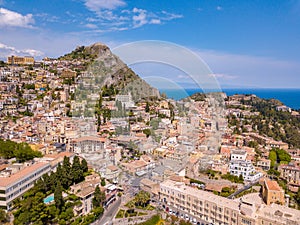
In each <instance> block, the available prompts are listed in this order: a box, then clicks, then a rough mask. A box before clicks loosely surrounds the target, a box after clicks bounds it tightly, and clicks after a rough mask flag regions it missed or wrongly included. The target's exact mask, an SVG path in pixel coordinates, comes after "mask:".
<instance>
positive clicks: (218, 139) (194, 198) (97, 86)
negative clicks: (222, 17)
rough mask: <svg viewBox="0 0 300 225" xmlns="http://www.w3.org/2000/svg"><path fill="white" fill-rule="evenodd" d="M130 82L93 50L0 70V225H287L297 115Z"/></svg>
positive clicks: (297, 205)
mask: <svg viewBox="0 0 300 225" xmlns="http://www.w3.org/2000/svg"><path fill="white" fill-rule="evenodd" d="M99 61H100V62H104V63H102V64H101V63H99ZM95 63H97V64H95ZM91 65H93V66H91ZM95 70H97V71H101V73H100V72H99V73H97V72H94V71H95ZM99 74H100V75H99ZM91 77H92V78H91ZM103 77H104V78H103ZM102 78H103V79H102ZM91 82H92V83H91ZM140 84H143V81H141V80H140V78H139V77H138V76H137V75H135V74H134V75H133V74H132V72H130V69H129V68H128V67H127V66H126V67H125V64H123V63H121V62H120V60H119V59H116V58H115V56H114V55H113V54H112V53H111V52H110V50H109V49H108V48H107V47H106V46H103V45H100V44H94V45H93V46H92V47H89V49H88V50H87V48H84V47H79V48H77V49H76V50H74V51H73V52H72V53H70V54H67V55H65V56H62V57H60V58H58V59H52V58H44V59H43V60H40V61H36V60H35V59H34V58H33V57H26V56H25V57H23V56H10V57H8V59H7V62H5V63H4V62H3V63H2V64H1V67H0V114H1V117H0V139H1V143H0V157H1V158H0V208H1V210H2V211H3V215H5V217H4V216H3V217H4V218H1V220H2V221H4V222H3V224H5V223H7V224H143V222H145V221H149V220H150V221H151V219H152V220H154V219H155V218H156V217H159V219H160V220H161V221H163V222H164V224H197V225H198V224H199V225H202V224H218V225H223V224H224V225H225V224H227V225H229V224H239V225H240V224H241V225H256V224H276V225H284V224H289V225H297V224H299V221H300V142H299V141H298V140H299V139H297V138H298V137H299V136H300V135H299V129H298V130H297V129H293V126H298V127H299V124H300V114H299V112H298V111H296V110H293V109H291V108H289V107H287V106H285V105H283V104H282V103H280V102H277V101H264V100H261V99H259V98H258V97H257V96H255V95H241V94H240V95H233V96H226V94H224V93H215V94H214V93H207V94H201V93H198V94H194V95H192V96H190V97H189V98H186V99H182V100H179V101H175V100H173V99H169V98H167V97H166V96H165V95H164V94H159V93H158V91H155V90H154V89H151V90H150V89H149V87H148V86H147V85H146V86H142V85H140ZM137 86H138V88H141V89H138V88H137ZM124 90H125V91H124ZM140 90H147V91H148V92H147V91H143V93H151V94H146V96H145V95H143V94H141V95H139V94H137V92H139V91H140ZM265 105H267V106H266V107H267V108H268V110H269V111H268V113H267V114H264V112H263V110H264V107H265ZM270 112H272V113H270ZM272 116H277V117H280V118H281V117H282V118H284V119H281V120H280V121H281V122H278V121H279V120H278V121H277V122H273V120H272ZM283 121H289V122H283ZM294 124H295V125H294ZM289 132H290V133H289ZM293 132H297V133H298V135H293V134H294V133H293ZM289 134H291V135H289ZM284 135H285V136H284ZM284 137H286V138H284ZM24 143H26V145H25V144H24ZM8 146H14V147H8ZM23 150H24V152H22V151H23ZM25 150H26V151H25ZM20 152H21V153H22V154H20ZM52 186H53V187H52ZM37 193H38V194H37ZM37 196H38V197H39V198H38V197H37ZM29 202H31V203H29ZM32 202H36V205H38V204H39V209H38V208H36V209H34V208H35V207H33V206H34V204H33V203H32ZM21 203H22V204H21ZM26 204H28V206H29V205H30V204H32V207H30V206H29V207H28V208H27V209H26V208H24V205H26ZM30 208H31V209H30ZM29 209H30V210H29ZM33 209H34V210H35V211H34V210H33ZM45 215H48V216H45ZM148 224H156V223H148Z"/></svg>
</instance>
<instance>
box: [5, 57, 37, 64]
mask: <svg viewBox="0 0 300 225" xmlns="http://www.w3.org/2000/svg"><path fill="white" fill-rule="evenodd" d="M7 64H20V65H32V64H34V58H33V57H31V56H24V57H22V56H14V55H12V56H9V57H7Z"/></svg>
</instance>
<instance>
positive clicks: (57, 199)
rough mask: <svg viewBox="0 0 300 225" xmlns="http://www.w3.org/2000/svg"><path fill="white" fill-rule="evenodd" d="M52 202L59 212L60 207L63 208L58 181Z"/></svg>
mask: <svg viewBox="0 0 300 225" xmlns="http://www.w3.org/2000/svg"><path fill="white" fill-rule="evenodd" d="M54 201H55V206H56V208H58V209H59V210H62V207H63V206H64V204H65V203H64V199H63V196H62V186H61V183H60V181H58V182H57V185H56V188H55V191H54Z"/></svg>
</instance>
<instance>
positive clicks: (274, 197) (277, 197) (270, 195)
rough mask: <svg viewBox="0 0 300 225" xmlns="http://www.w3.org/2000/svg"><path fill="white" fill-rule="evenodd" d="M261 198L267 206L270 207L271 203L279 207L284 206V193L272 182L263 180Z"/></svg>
mask: <svg viewBox="0 0 300 225" xmlns="http://www.w3.org/2000/svg"><path fill="white" fill-rule="evenodd" d="M262 196H263V200H264V201H265V203H266V204H267V205H270V204H272V203H276V204H281V205H283V204H284V191H283V190H282V189H281V187H279V185H278V183H277V182H276V181H274V180H268V179H265V180H264V183H263V191H262Z"/></svg>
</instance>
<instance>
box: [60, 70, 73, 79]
mask: <svg viewBox="0 0 300 225" xmlns="http://www.w3.org/2000/svg"><path fill="white" fill-rule="evenodd" d="M61 77H62V78H73V77H76V72H75V71H73V70H70V69H64V70H63V71H62V72H61Z"/></svg>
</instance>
